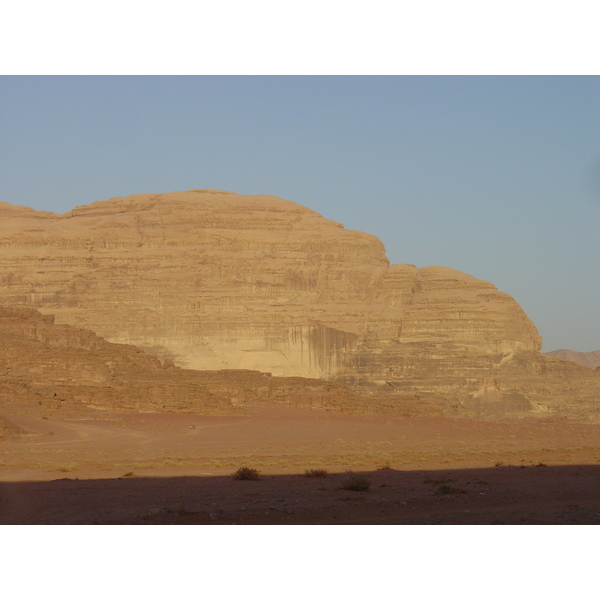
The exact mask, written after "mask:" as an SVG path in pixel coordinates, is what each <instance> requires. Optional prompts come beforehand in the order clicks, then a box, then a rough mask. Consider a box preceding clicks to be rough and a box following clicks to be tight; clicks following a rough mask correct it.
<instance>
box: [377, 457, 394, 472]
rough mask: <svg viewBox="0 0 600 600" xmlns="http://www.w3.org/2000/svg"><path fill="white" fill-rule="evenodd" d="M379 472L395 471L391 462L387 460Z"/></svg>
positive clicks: (378, 468) (379, 468)
mask: <svg viewBox="0 0 600 600" xmlns="http://www.w3.org/2000/svg"><path fill="white" fill-rule="evenodd" d="M377 470H378V471H393V470H394V469H392V464H391V463H390V461H389V460H386V461H385V462H384V463H383V464H382V465H381V466H380V467H377Z"/></svg>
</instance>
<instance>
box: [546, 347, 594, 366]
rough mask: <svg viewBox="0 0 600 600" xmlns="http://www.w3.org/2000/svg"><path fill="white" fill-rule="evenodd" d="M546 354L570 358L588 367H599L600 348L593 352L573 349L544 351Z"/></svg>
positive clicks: (565, 358)
mask: <svg viewBox="0 0 600 600" xmlns="http://www.w3.org/2000/svg"><path fill="white" fill-rule="evenodd" d="M545 354H546V356H552V357H554V358H562V359H564V360H571V361H573V362H576V363H578V364H580V365H583V366H584V367H589V368H590V369H597V368H598V367H600V350H596V351H595V352H576V351H575V350H553V351H552V352H546V353H545Z"/></svg>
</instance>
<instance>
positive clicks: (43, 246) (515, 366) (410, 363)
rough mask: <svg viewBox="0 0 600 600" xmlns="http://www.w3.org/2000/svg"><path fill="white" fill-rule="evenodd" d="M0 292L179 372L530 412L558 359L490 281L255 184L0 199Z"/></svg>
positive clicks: (548, 401) (541, 402)
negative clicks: (416, 261)
mask: <svg viewBox="0 0 600 600" xmlns="http://www.w3.org/2000/svg"><path fill="white" fill-rule="evenodd" d="M0 304H4V305H21V306H28V307H34V308H36V309H39V311H40V312H42V313H46V314H48V313H52V314H55V315H56V321H57V323H65V324H70V325H73V326H76V327H83V328H86V329H89V330H91V331H93V332H95V333H96V334H98V335H100V336H102V337H104V338H106V339H107V340H109V341H111V342H118V343H123V344H130V345H135V346H138V347H140V348H142V349H144V350H146V351H147V352H149V353H151V354H152V355H154V356H155V357H157V358H158V359H160V360H161V361H164V360H170V361H172V362H173V363H175V364H177V365H179V366H181V367H185V368H187V369H204V370H206V369H210V370H215V369H248V370H259V371H267V372H270V373H273V374H274V375H277V376H286V377H308V378H320V379H326V380H329V381H330V382H339V383H342V384H346V385H350V386H351V387H353V388H354V389H355V390H359V391H360V392H361V393H362V394H369V393H370V394H372V395H373V397H375V396H377V397H380V396H381V395H387V396H389V397H391V398H396V399H398V400H399V399H400V398H407V397H410V398H412V399H413V401H414V403H417V404H418V403H419V402H421V403H423V402H432V401H433V400H435V402H438V403H439V402H441V403H442V404H445V405H446V406H447V407H451V408H453V409H455V410H461V409H462V408H464V407H469V410H475V411H478V412H481V411H483V413H486V414H487V413H489V412H490V411H491V413H494V412H502V411H505V410H509V411H512V410H536V409H535V407H536V406H537V407H542V408H540V410H542V409H543V410H546V408H545V407H548V406H550V405H552V403H553V402H555V400H556V396H555V395H554V391H553V390H555V389H556V385H559V384H560V385H562V383H561V382H563V383H564V379H565V377H566V376H565V375H564V374H563V371H564V370H565V369H567V370H568V368H571V367H565V366H564V365H563V366H557V365H559V363H560V362H561V361H554V362H553V359H550V358H547V357H543V356H542V355H541V354H540V352H539V351H540V348H541V338H540V336H539V335H538V332H537V330H536V328H535V326H534V325H533V323H531V321H530V320H529V319H528V318H527V316H526V315H525V313H524V312H523V310H522V309H521V307H520V306H519V305H518V304H517V303H516V302H515V301H514V300H513V298H511V297H510V296H509V295H507V294H505V293H502V292H500V291H498V290H497V289H496V287H494V286H493V285H492V284H490V283H487V282H485V281H481V280H478V279H476V278H474V277H472V276H470V275H467V274H464V273H461V272H459V271H455V270H453V269H449V268H444V267H426V268H422V269H418V268H416V267H414V266H412V265H401V264H397V265H390V264H389V262H388V260H387V258H386V255H385V249H384V247H383V244H382V243H381V242H380V241H379V240H378V239H377V238H375V237H374V236H371V235H368V234H366V233H361V232H358V231H348V230H346V229H345V228H344V227H343V226H342V225H340V224H339V223H335V222H333V221H329V220H327V219H324V218H323V217H321V216H320V215H319V214H317V213H316V212H314V211H312V210H310V209H307V208H304V207H302V206H300V205H298V204H295V203H293V202H289V201H286V200H281V199H278V198H273V197H269V196H240V195H236V194H230V193H226V192H220V191H215V190H193V191H190V192H176V193H170V194H154V195H152V194H143V195H136V196H130V197H126V198H113V199H110V200H106V201H102V202H94V203H93V204H90V205H88V206H80V207H77V208H75V209H74V210H72V211H71V212H69V213H66V214H64V215H58V214H53V213H48V212H36V211H34V210H32V209H29V208H24V207H17V206H12V205H9V204H6V203H0ZM569 364H571V363H569ZM573 367H574V368H575V369H577V367H575V366H574V365H573ZM94 373H95V371H94ZM552 373H554V375H553V374H552ZM556 373H558V375H557V374H556ZM542 375H543V377H541V376H542ZM575 376H576V377H582V376H583V377H584V379H585V378H586V377H587V375H581V373H579V371H577V373H576V374H575ZM548 377H554V378H555V379H556V378H557V379H556V381H558V382H559V383H558V384H556V382H555V383H553V384H552V385H550V384H549V383H548ZM553 381H554V379H553ZM586 381H587V379H586ZM596 383H597V380H594V381H592V382H591V383H589V385H591V387H590V388H589V389H588V387H589V386H588V384H587V383H586V384H585V386H588V387H586V388H585V389H586V390H587V391H586V392H585V393H584V396H585V398H586V400H585V402H588V400H589V402H593V397H594V394H596V400H597V399H598V398H597V390H596V389H595V388H594V385H596ZM560 385H559V387H560ZM552 386H554V387H552ZM585 386H584V387H585ZM563 387H564V386H563ZM567 387H568V386H567ZM561 389H562V388H561ZM565 389H566V388H565ZM549 390H550V391H549ZM590 398H592V399H591V400H590ZM435 402H434V404H435ZM548 410H551V409H548ZM552 410H553V409H552Z"/></svg>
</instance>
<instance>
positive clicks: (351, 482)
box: [342, 471, 371, 492]
mask: <svg viewBox="0 0 600 600" xmlns="http://www.w3.org/2000/svg"><path fill="white" fill-rule="evenodd" d="M346 475H347V476H346V478H345V479H344V481H342V489H343V490H352V491H353V492H364V491H366V490H368V489H369V487H370V486H371V480H370V479H369V478H368V477H367V476H366V475H361V474H360V473H354V472H352V471H348V473H347V474H346Z"/></svg>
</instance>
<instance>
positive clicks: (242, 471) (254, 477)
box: [232, 467, 260, 481]
mask: <svg viewBox="0 0 600 600" xmlns="http://www.w3.org/2000/svg"><path fill="white" fill-rule="evenodd" d="M232 477H233V478H234V479H238V480H240V481H242V480H243V481H258V480H259V479H260V476H259V474H258V471H257V470H256V469H251V468H250V467H240V468H239V469H238V470H237V471H236V472H235V473H234V474H233V475H232Z"/></svg>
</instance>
